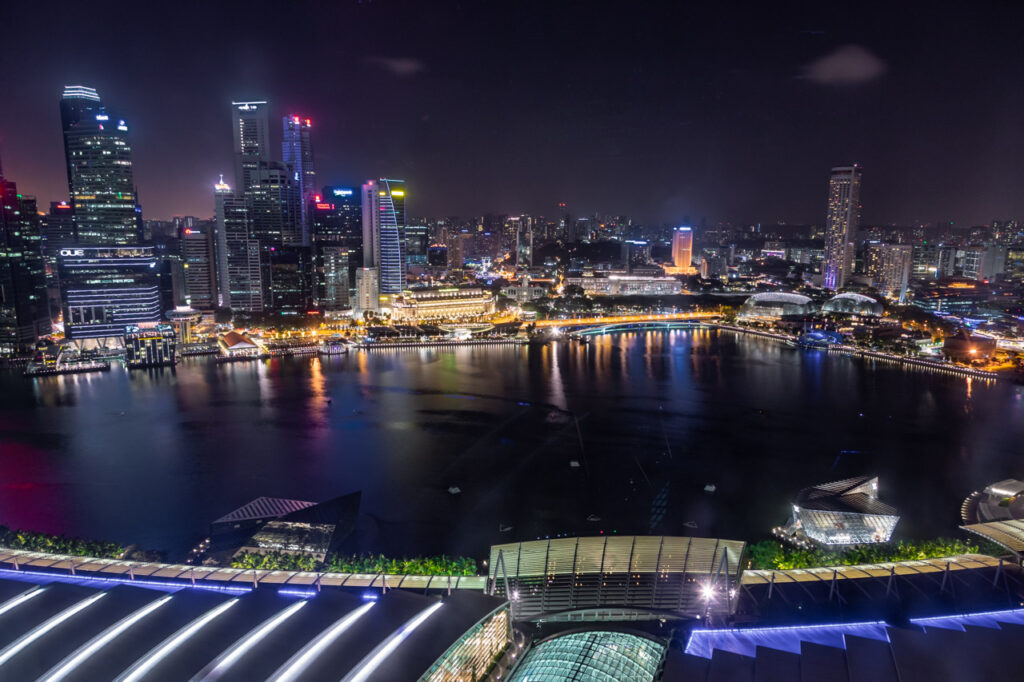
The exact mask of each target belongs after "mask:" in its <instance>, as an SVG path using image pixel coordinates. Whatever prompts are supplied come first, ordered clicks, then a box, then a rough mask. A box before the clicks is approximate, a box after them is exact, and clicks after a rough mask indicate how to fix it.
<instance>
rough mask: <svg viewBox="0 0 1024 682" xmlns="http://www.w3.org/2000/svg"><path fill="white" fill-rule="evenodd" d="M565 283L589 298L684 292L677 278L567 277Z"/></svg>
mask: <svg viewBox="0 0 1024 682" xmlns="http://www.w3.org/2000/svg"><path fill="white" fill-rule="evenodd" d="M565 283H566V284H567V285H575V286H578V287H581V288H582V289H583V291H584V293H585V294H587V295H588V296H675V295H678V294H680V293H682V291H683V285H682V284H681V283H680V282H679V280H678V279H676V278H675V277H658V276H646V275H608V276H606V277H604V276H597V275H594V276H589V277H588V276H583V277H567V278H566V280H565Z"/></svg>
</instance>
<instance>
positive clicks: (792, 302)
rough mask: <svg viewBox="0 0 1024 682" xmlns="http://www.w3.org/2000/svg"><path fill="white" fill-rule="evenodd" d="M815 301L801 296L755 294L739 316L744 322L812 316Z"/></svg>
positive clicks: (745, 304) (774, 293)
mask: <svg viewBox="0 0 1024 682" xmlns="http://www.w3.org/2000/svg"><path fill="white" fill-rule="evenodd" d="M813 312H814V301H812V300H811V299H809V298H807V297H806V296H802V295H800V294H792V293H781V292H766V293H762V294H754V295H753V296H751V297H750V298H748V299H747V300H746V301H744V302H743V305H742V306H740V310H739V312H738V313H737V316H738V317H739V318H740V319H743V320H777V319H779V318H782V317H788V316H791V315H810V314H811V313H813Z"/></svg>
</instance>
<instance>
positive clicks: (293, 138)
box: [281, 116, 316, 245]
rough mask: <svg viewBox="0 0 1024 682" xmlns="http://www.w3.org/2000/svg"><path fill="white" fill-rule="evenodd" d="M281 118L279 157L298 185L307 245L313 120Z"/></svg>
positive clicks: (313, 176)
mask: <svg viewBox="0 0 1024 682" xmlns="http://www.w3.org/2000/svg"><path fill="white" fill-rule="evenodd" d="M281 120H282V123H283V126H284V141H283V142H282V143H281V158H282V160H283V161H284V162H285V164H286V165H288V166H291V169H292V182H293V183H295V184H296V185H297V186H298V193H299V201H300V206H301V208H300V210H301V212H302V225H303V243H304V244H306V245H308V244H309V237H310V232H311V229H310V227H311V225H310V219H311V216H310V206H311V205H312V204H313V197H314V195H315V194H316V169H315V167H314V165H313V145H312V143H311V141H310V137H309V134H310V130H311V128H312V127H313V122H312V121H311V120H310V119H308V118H304V117H302V116H285V117H284V118H283V119H281Z"/></svg>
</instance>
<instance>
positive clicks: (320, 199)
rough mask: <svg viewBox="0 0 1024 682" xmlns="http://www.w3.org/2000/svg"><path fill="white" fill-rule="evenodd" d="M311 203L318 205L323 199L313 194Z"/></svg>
mask: <svg viewBox="0 0 1024 682" xmlns="http://www.w3.org/2000/svg"><path fill="white" fill-rule="evenodd" d="M313 201H316V202H317V203H319V202H321V201H323V198H322V197H321V196H320V195H319V194H314V195H313Z"/></svg>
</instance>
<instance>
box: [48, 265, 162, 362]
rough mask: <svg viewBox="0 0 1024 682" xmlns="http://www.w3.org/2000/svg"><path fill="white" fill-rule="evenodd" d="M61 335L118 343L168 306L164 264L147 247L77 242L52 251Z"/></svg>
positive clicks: (154, 319)
mask: <svg viewBox="0 0 1024 682" xmlns="http://www.w3.org/2000/svg"><path fill="white" fill-rule="evenodd" d="M58 266H59V269H60V282H61V303H62V308H63V313H64V336H65V338H67V339H69V340H71V341H75V342H81V343H84V342H86V341H89V340H95V341H96V342H98V343H100V345H107V343H108V342H110V341H115V342H116V343H120V342H121V341H122V340H123V336H124V333H125V329H126V328H127V327H134V326H142V325H146V324H149V323H152V324H155V323H158V322H160V321H161V320H163V317H164V311H166V310H170V309H171V308H173V307H174V305H173V286H172V282H171V273H170V268H169V264H168V262H167V261H166V260H164V259H160V258H158V257H157V256H156V255H155V254H154V249H153V247H152V246H78V247H75V248H69V249H62V250H61V251H60V253H59V255H58Z"/></svg>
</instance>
